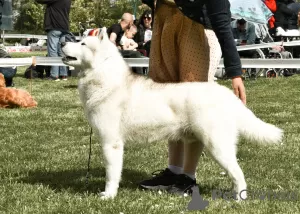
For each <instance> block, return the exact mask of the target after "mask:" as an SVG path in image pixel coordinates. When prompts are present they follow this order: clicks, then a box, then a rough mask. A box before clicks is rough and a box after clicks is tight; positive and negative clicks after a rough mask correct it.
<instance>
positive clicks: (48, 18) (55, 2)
mask: <svg viewBox="0 0 300 214" xmlns="http://www.w3.org/2000/svg"><path fill="white" fill-rule="evenodd" d="M35 1H36V2H37V3H39V4H45V5H47V8H46V13H45V17H44V28H45V30H46V31H49V30H59V31H69V13H70V8H71V0H35Z"/></svg>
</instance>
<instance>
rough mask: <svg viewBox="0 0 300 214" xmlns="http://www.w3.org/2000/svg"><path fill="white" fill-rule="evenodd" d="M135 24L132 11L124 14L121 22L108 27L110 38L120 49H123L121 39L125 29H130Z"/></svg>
mask: <svg viewBox="0 0 300 214" xmlns="http://www.w3.org/2000/svg"><path fill="white" fill-rule="evenodd" d="M131 25H133V16H132V14H130V13H124V14H123V15H122V18H121V21H120V23H117V24H113V25H112V26H110V27H109V28H108V29H107V34H108V37H109V39H110V41H112V42H113V43H114V44H115V45H116V46H117V47H118V48H119V49H121V48H122V47H121V45H120V41H121V38H122V36H123V35H124V32H125V30H127V29H130V27H131Z"/></svg>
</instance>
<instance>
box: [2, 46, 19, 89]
mask: <svg viewBox="0 0 300 214" xmlns="http://www.w3.org/2000/svg"><path fill="white" fill-rule="evenodd" d="M0 58H11V56H10V55H9V54H8V53H7V52H6V50H3V49H0ZM0 73H1V74H3V76H4V79H5V84H6V87H13V86H14V83H13V78H14V76H15V75H16V73H17V67H0Z"/></svg>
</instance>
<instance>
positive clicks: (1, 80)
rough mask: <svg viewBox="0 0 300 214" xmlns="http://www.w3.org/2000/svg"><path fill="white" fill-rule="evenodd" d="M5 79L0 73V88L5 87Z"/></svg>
mask: <svg viewBox="0 0 300 214" xmlns="http://www.w3.org/2000/svg"><path fill="white" fill-rule="evenodd" d="M5 86H6V85H5V79H4V76H3V74H1V73H0V88H2V87H5Z"/></svg>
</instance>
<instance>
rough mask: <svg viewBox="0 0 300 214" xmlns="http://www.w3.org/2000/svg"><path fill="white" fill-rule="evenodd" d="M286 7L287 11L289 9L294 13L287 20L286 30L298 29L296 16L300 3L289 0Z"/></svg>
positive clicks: (299, 9)
mask: <svg viewBox="0 0 300 214" xmlns="http://www.w3.org/2000/svg"><path fill="white" fill-rule="evenodd" d="M287 7H288V8H289V9H291V10H292V11H293V13H294V15H292V16H291V17H290V19H289V20H288V29H290V30H291V29H298V27H299V26H298V25H299V24H298V16H297V14H298V13H299V11H300V3H298V2H294V1H293V0H289V1H288V4H287Z"/></svg>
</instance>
